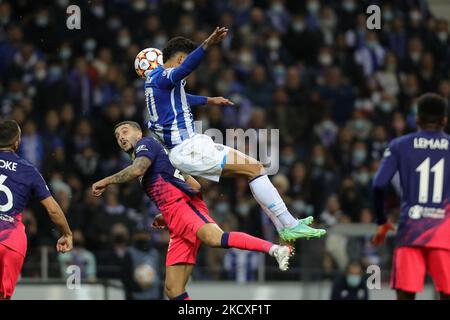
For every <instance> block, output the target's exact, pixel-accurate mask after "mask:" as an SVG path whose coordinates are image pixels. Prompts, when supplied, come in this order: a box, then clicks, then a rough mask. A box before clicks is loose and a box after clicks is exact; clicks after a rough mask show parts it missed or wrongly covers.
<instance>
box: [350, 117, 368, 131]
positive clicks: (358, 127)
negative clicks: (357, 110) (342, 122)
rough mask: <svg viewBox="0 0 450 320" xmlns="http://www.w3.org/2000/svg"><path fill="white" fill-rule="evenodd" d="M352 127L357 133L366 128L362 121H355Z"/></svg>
mask: <svg viewBox="0 0 450 320" xmlns="http://www.w3.org/2000/svg"><path fill="white" fill-rule="evenodd" d="M353 127H354V128H355V129H356V130H358V131H362V130H364V129H365V128H366V123H365V122H364V120H361V119H360V120H356V121H355V122H354V124H353Z"/></svg>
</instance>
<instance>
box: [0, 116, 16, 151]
mask: <svg viewBox="0 0 450 320" xmlns="http://www.w3.org/2000/svg"><path fill="white" fill-rule="evenodd" d="M18 136H19V124H18V123H17V122H16V121H14V120H5V121H0V148H7V147H11V146H12V145H13V144H14V143H15V142H16V140H17V138H18Z"/></svg>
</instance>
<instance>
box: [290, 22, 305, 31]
mask: <svg viewBox="0 0 450 320" xmlns="http://www.w3.org/2000/svg"><path fill="white" fill-rule="evenodd" d="M292 30H294V32H302V31H303V30H305V24H304V23H303V22H294V23H293V24H292Z"/></svg>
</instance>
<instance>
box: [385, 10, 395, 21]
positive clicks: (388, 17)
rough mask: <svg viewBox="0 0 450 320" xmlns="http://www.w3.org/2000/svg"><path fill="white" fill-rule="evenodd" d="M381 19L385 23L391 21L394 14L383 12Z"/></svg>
mask: <svg viewBox="0 0 450 320" xmlns="http://www.w3.org/2000/svg"><path fill="white" fill-rule="evenodd" d="M383 19H384V20H385V21H392V20H393V19H394V14H393V13H392V11H385V12H383Z"/></svg>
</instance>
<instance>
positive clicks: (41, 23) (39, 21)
mask: <svg viewBox="0 0 450 320" xmlns="http://www.w3.org/2000/svg"><path fill="white" fill-rule="evenodd" d="M36 25H37V26H38V27H41V28H45V27H46V26H47V25H48V17H47V16H38V17H37V18H36Z"/></svg>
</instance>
